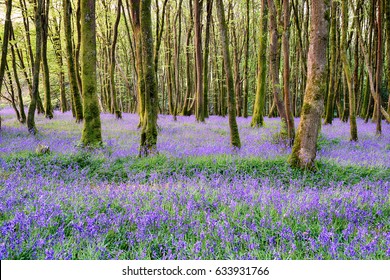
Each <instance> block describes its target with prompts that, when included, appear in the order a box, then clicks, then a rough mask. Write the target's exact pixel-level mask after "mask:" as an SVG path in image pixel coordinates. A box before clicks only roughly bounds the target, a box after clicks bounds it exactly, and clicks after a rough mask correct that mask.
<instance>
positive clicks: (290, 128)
mask: <svg viewBox="0 0 390 280" xmlns="http://www.w3.org/2000/svg"><path fill="white" fill-rule="evenodd" d="M288 2H289V1H286V0H284V1H283V20H284V21H283V40H282V44H283V62H284V69H283V90H284V103H285V104H284V106H285V108H286V119H287V139H288V144H289V146H290V147H291V146H292V145H293V143H294V137H295V127H294V117H293V115H292V110H291V109H292V108H291V102H290V100H291V96H290V95H291V94H290V50H289V49H290V47H289V38H290V36H289V32H290V30H289V28H290V7H289V4H288Z"/></svg>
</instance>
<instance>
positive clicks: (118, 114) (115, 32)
mask: <svg viewBox="0 0 390 280" xmlns="http://www.w3.org/2000/svg"><path fill="white" fill-rule="evenodd" d="M121 7H122V0H118V5H117V13H116V20H115V24H114V30H113V39H112V47H111V54H110V55H111V61H110V85H111V94H112V96H111V107H112V109H113V111H114V114H115V117H116V118H117V119H121V118H122V113H121V111H120V110H119V108H118V100H117V96H116V95H117V94H116V84H115V65H116V60H115V50H116V43H117V41H118V26H119V21H120V19H121Z"/></svg>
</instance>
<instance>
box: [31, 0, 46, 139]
mask: <svg viewBox="0 0 390 280" xmlns="http://www.w3.org/2000/svg"><path fill="white" fill-rule="evenodd" d="M42 2H43V0H37V9H36V11H35V27H36V35H35V37H36V39H35V58H34V67H33V90H32V95H31V102H30V106H29V107H28V113H27V128H28V131H29V132H30V133H31V134H36V133H37V128H36V126H35V109H36V107H37V102H38V98H39V92H38V90H39V69H40V64H41V58H42V57H41V56H42V51H41V47H42V17H41V15H42V13H43V4H42Z"/></svg>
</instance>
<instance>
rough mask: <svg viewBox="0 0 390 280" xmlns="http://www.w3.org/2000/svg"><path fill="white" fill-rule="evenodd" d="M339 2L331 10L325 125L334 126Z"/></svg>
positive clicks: (333, 4) (334, 2)
mask: <svg viewBox="0 0 390 280" xmlns="http://www.w3.org/2000/svg"><path fill="white" fill-rule="evenodd" d="M337 5H338V2H337V1H332V8H331V25H330V43H329V48H330V65H329V68H330V69H329V87H328V101H327V103H326V115H325V122H324V124H332V122H333V115H334V107H333V101H334V99H335V92H336V88H335V75H336V70H337V69H336V47H337V45H336V36H337V27H336V25H337V20H336V15H337Z"/></svg>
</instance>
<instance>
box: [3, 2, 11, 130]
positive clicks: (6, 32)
mask: <svg viewBox="0 0 390 280" xmlns="http://www.w3.org/2000/svg"><path fill="white" fill-rule="evenodd" d="M5 5H6V9H7V10H6V14H5V23H4V33H3V36H4V39H3V46H2V49H1V61H0V93H1V86H2V84H3V80H4V72H5V64H6V62H7V51H8V42H9V39H10V37H11V11H12V0H5ZM0 130H1V117H0Z"/></svg>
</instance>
